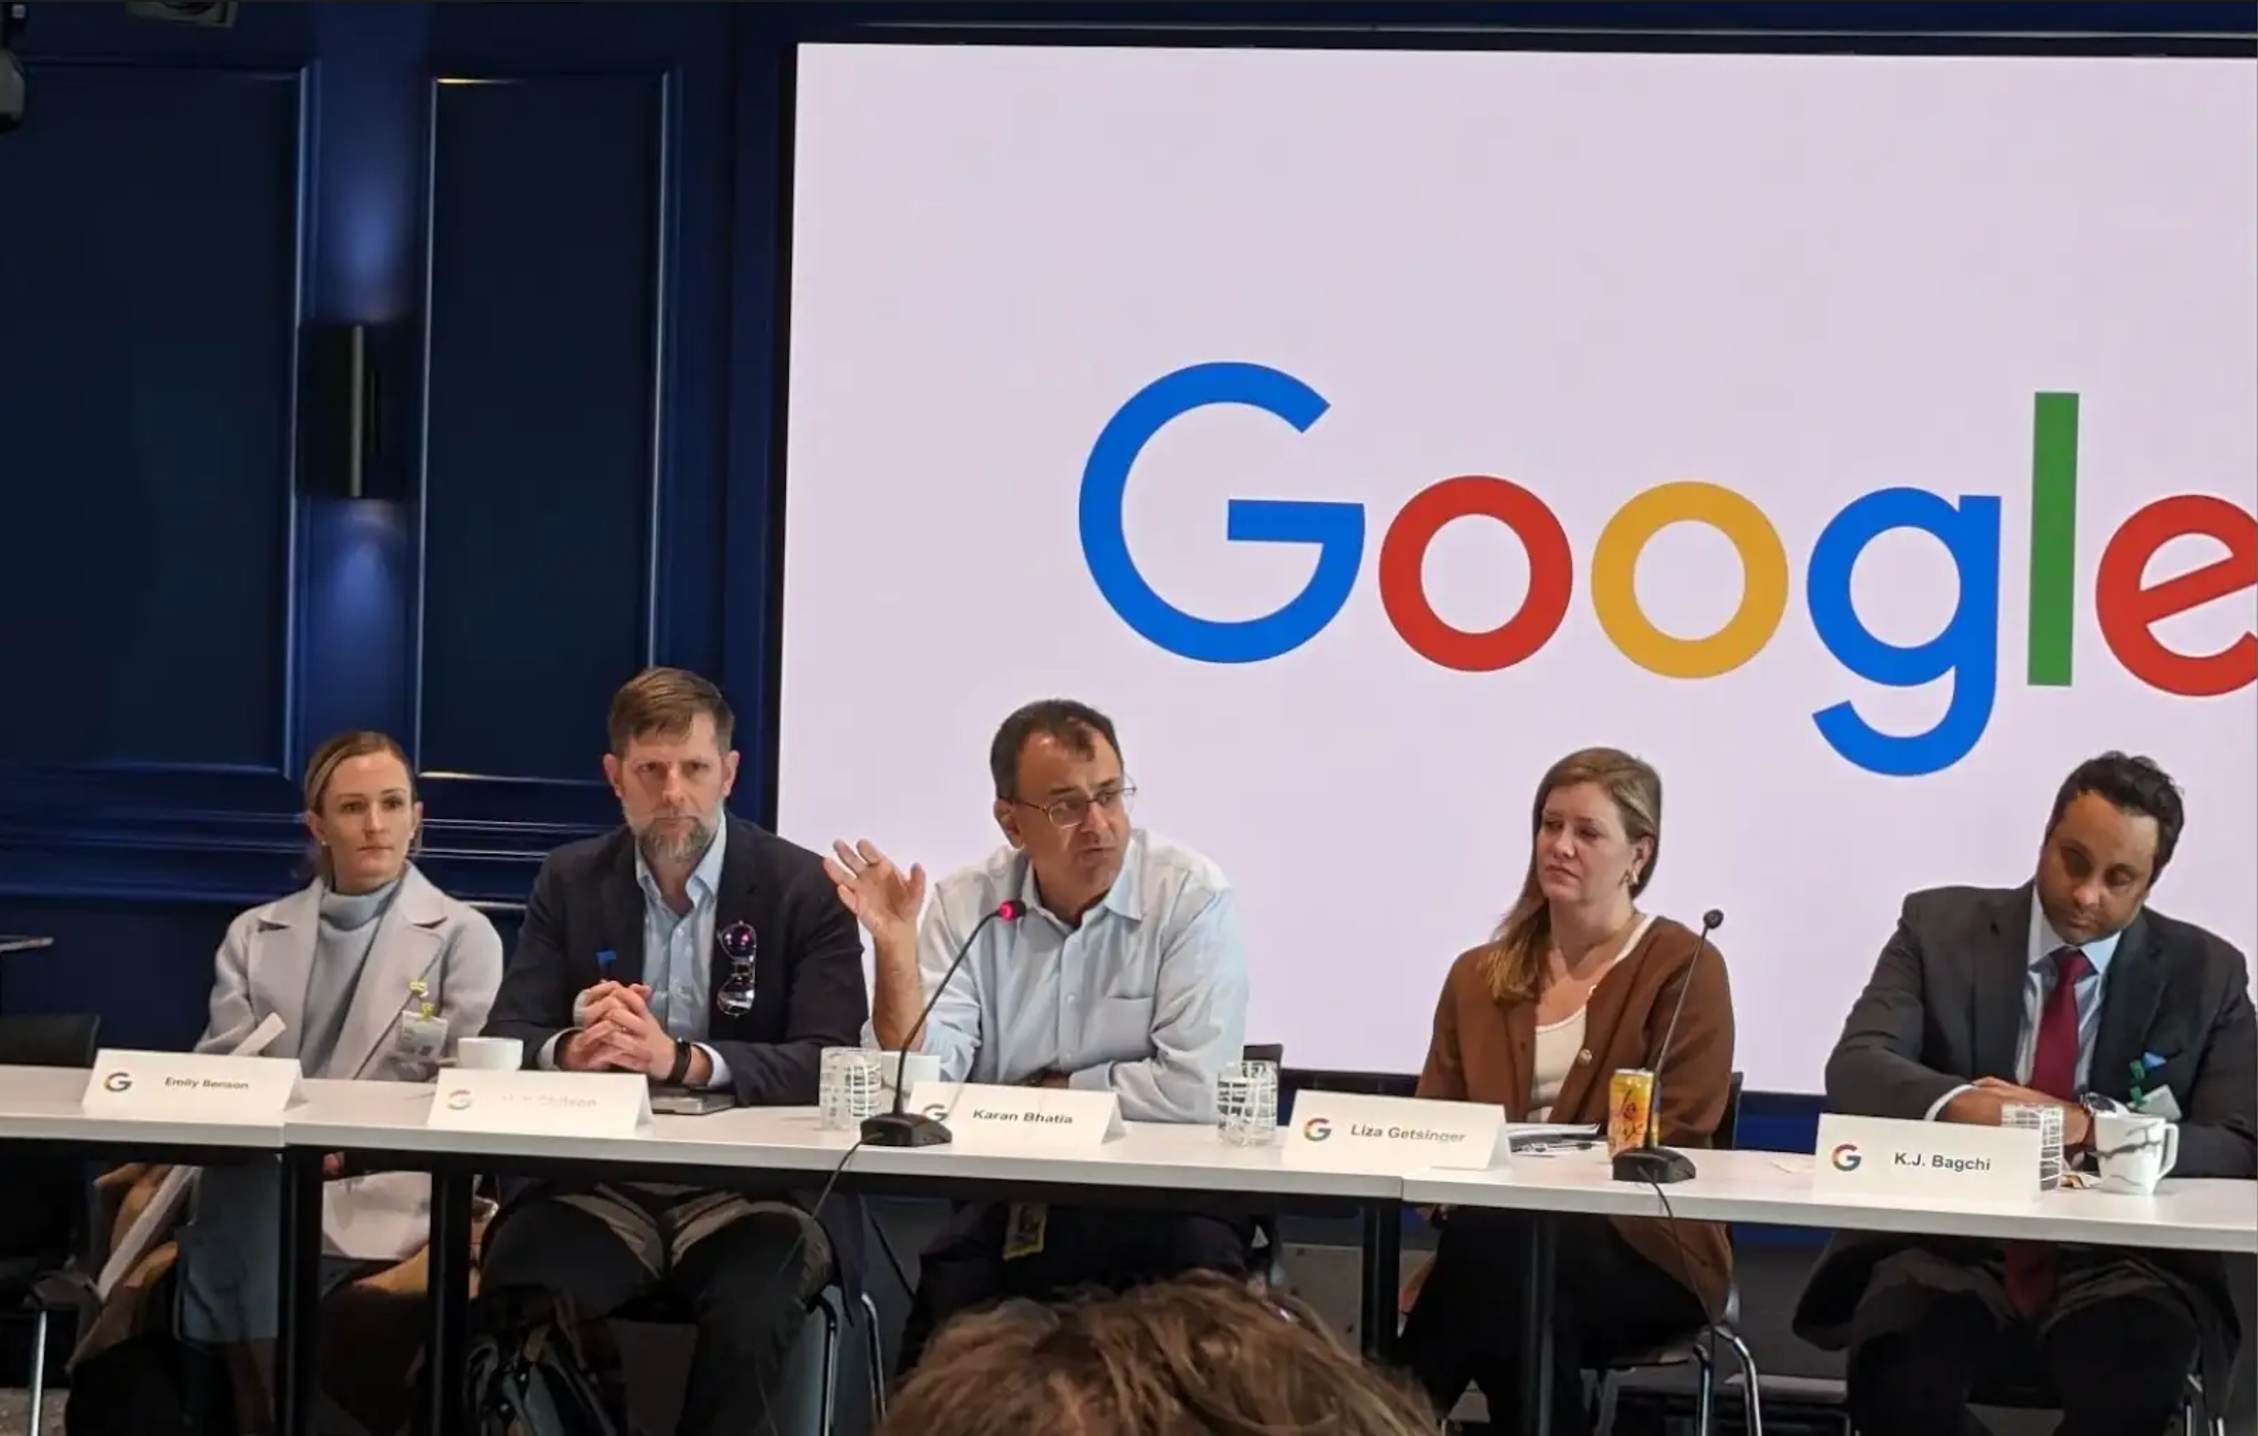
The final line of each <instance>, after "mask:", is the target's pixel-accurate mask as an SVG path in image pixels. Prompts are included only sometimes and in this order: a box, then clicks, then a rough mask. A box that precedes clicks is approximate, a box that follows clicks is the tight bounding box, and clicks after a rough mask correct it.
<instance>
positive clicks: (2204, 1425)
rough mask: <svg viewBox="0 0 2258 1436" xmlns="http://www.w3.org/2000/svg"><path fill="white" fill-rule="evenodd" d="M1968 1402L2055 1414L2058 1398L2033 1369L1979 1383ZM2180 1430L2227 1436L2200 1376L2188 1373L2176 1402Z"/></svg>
mask: <svg viewBox="0 0 2258 1436" xmlns="http://www.w3.org/2000/svg"><path fill="white" fill-rule="evenodd" d="M1968 1400H1969V1401H1970V1402H1972V1403H1973V1404H1975V1405H1977V1406H2000V1407H2005V1408H2006V1409H2008V1410H2010V1411H2059V1410H2061V1409H2062V1398H2061V1397H2059V1396H2057V1395H2055V1394H2054V1388H2053V1385H2052V1383H2050V1382H2049V1381H2048V1380H2047V1379H2046V1377H2045V1376H2044V1375H2043V1374H2042V1373H2040V1372H2038V1371H2037V1370H2036V1369H2035V1367H2034V1368H2029V1369H2025V1368H2016V1367H2010V1368H2009V1369H2007V1370H2006V1371H2003V1372H2001V1373H1999V1374H1997V1375H1996V1376H1995V1377H1993V1378H1992V1379H1991V1380H1988V1381H1985V1382H1982V1383H1980V1384H1979V1385H1978V1386H1977V1387H1976V1389H1975V1390H1974V1391H1972V1392H1970V1393H1969V1394H1968ZM2180 1423H2181V1426H2180V1429H2181V1431H2182V1433H2183V1436H2227V1418H2226V1417H2225V1416H2224V1415H2219V1414H2214V1413H2212V1412H2211V1411H2210V1409H2209V1403H2208V1402H2207V1401H2206V1400H2205V1399H2204V1395H2203V1373H2202V1372H2201V1371H2190V1372H2189V1373H2188V1374H2187V1386H2186V1389H2185V1392H2184V1394H2183V1395H2182V1396H2181V1398H2180Z"/></svg>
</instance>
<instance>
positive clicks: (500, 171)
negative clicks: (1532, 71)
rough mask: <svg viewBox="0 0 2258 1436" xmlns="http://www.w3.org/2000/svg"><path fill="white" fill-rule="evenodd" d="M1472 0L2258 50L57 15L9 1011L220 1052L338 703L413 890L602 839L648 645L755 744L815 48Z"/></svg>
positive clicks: (4, 743)
mask: <svg viewBox="0 0 2258 1436" xmlns="http://www.w3.org/2000/svg"><path fill="white" fill-rule="evenodd" d="M1470 13H1471V14H1473V15H1475V16H1478V17H1488V18H1492V19H1496V20H1502V21H1506V22H1510V23H1520V24H1527V25H1548V24H1559V23H1563V22H1566V23H1575V24H1583V25H1598V26H1613V27H1616V36H1617V38H1618V39H1621V38H1622V37H1623V36H1624V35H1625V34H1627V32H1628V31H1630V30H1636V29H1650V28H1653V27H1654V26H1657V25H1669V26H1678V27H1683V26H1688V25H1703V26H1712V27H1718V28H1726V29H1738V30H1747V29H1756V30H1764V29H1774V30H1811V29H1828V30H1835V31H1848V30H1856V29H1861V28H1874V27H1876V26H1882V27H1888V28H1893V29H1900V30H1903V29H1924V28H1925V29H1941V30H1957V31H1968V30H1971V29H1980V28H1984V27H2000V28H2008V27H2012V28H2015V29H2018V30H2022V31H2025V32H2029V31H2036V30H2045V29H2056V30H2063V31H2102V32H2110V31H2115V32H2127V33H2130V32H2146V33H2150V34H2156V33H2164V32H2170V31H2175V30H2177V31H2188V30H2214V31H2216V30H2234V31H2240V32H2243V33H2247V32H2248V31H2249V29H2250V10H2249V7H2248V6H2247V5H2216V4H2208V5H2206V4H2196V5H2189V4H2129V5H2128V4H2114V5H2111V4H2103V5H2075V4H2035V5H2019V4H2018V5H2000V4H1958V5H1950V4H1911V5H1873V4H1840V5H1823V4H1815V3H1805V4H1786V5H1781V4H1769V5H1767V4H1740V5H1731V4H1695V5H1657V4H1582V5H1560V4H1543V5H1486V6H1474V7H1466V6H1438V5H1432V4H1420V3H1409V0H1401V2H1400V3H1399V0H1377V3H1376V0H1361V3H1357V4H1351V5H1347V6H1337V5H1323V4H1300V5H1294V4H1261V5H1250V4H1244V3H1241V4H1229V5H1188V4H1163V3H1139V4H1134V5H1126V4H1122V3H1113V4H1102V5H1101V4H1083V5H1060V4H1051V5H1041V4H1032V3H1024V4H1010V5H1001V6H999V5H996V4H987V5H971V4H955V3H948V0H928V3H919V4H914V5H903V4H893V5H876V4H859V5H847V4H834V5H794V4H738V5H721V4H642V3H639V4H632V5H629V4H585V5H542V4H519V3H509V4H493V5H487V4H475V3H451V4H447V5H430V4H414V3H398V4H373V3H334V0H333V3H325V4H322V5H320V6H313V5H302V4H279V3H277V4H258V5H246V6H243V7H242V8H241V10H240V12H239V19H238V23H237V24H236V26H235V27H234V28H233V29H230V30H204V29H197V28H191V27H182V26H169V25H162V24H153V23H149V22H144V21H135V20H131V19H128V18H127V16H126V15H125V12H124V7H123V6H122V5H117V4H74V5H62V4H52V3H50V4H35V5H33V6H32V7H31V24H30V28H29V30H28V32H27V34H26V35H25V36H24V38H23V41H22V51H23V55H24V59H25V62H26V66H27V69H28V70H29V76H30V98H31V107H32V108H31V114H30V117H29V119H28V121H27V123H26V124H25V126H24V128H23V129H22V130H20V131H19V132H17V133H15V134H12V135H8V136H5V137H0V513H4V514H5V520H6V521H5V525H4V527H0V614H4V615H5V616H4V617H0V932H6V931H32V932H42V933H49V934H52V935H54V936H55V937H57V938H58V939H59V941H58V943H57V945H56V946H55V947H54V948H53V949H51V950H49V951H47V952H44V953H35V954H29V955H19V956H14V957H4V958H0V1003H4V1004H5V1006H6V1007H7V1008H8V1009H10V1010H59V1009H81V1010H83V1009H88V1008H92V1009H96V1010H100V1011H102V1012H103V1013H104V1014H105V1015H106V1018H107V1021H108V1030H107V1033H106V1036H107V1037H108V1039H109V1040H110V1041H112V1042H113V1043H117V1044H121V1045H123V1044H134V1045H162V1044H174V1043H181V1042H185V1041H187V1040H189V1039H191V1038H193V1036H194V1035H195V1033H196V1031H197V1030H198V1028H199V1026H200V1024H201V1021H202V998H203V992H204V988H205V984H206V982H207V980H208V976H209V970H210V968H209V962H210V953H211V950H212V948H213V946H214V945H215V943H216V941H217V940H218V938H219V935H220V933H221V931H222V929H223V927H224V925H225V923H226V921H227V918H228V916H229V915H230V914H231V913H232V912H233V911H234V910H236V909H237V908H239V907H242V906H244V905H246V904H249V903H252V902H256V901H261V900H264V899H266V898H268V897H271V896H273V895H274V894H276V893H278V892H280V891H282V890H284V889H285V888H286V887H288V886H290V885H291V884H293V882H294V881H295V875H294V864H295V863H296V861H297V860H298V857H299V834H298V831H297V827H296V817H295V813H296V808H297V803H296V801H295V795H294V782H293V778H292V775H293V774H294V773H295V771H296V769H297V768H298V766H299V763H300V761H301V760H302V758H303V756H304V754H305V753H306V752H307V751H308V750H309V749H310V748H311V747H312V745H314V744H315V743H318V742H319V741H320V740H321V738H323V737H324V736H326V735H327V734H329V733H331V732H334V731H336V730H338V729H340V728H344V727H348V726H373V727H381V728H385V729H387V730H390V731H392V732H395V733H397V734H399V735H401V736H402V737H403V738H404V739H406V740H407V741H408V742H409V743H410V745H411V748H412V750H413V752H414V754H415V756H416V758H417V760H418V764H419V767H420V769H421V770H422V771H423V780H424V785H425V796H426V799H427V802H428V805H429V820H428V823H427V828H426V834H427V839H428V843H429V852H428V853H427V857H426V864H427V866H428V867H429V868H430V869H431V870H432V871H433V873H434V875H435V876H436V877H437V878H438V879H439V880H440V881H441V882H442V883H444V884H446V885H447V886H449V887H450V888H452V889H453V890H455V891H456V892H458V893H460V894H462V895H464V896H467V897H472V898H477V899H486V900H492V901H496V902H499V903H504V904H506V903H509V902H511V901H513V900H516V899H519V898H521V897H522V896H523V893H524V891H525V888H526V885H527V883H528V882H529V880H530V878H531V875H532V872H533V867H534V864H535V862H536V861H537V859H538V857H539V855H540V854H541V853H542V852H543V851H544V850H546V849H547V848H548V847H550V846H552V845H554V844H555V843H557V842H558V841H561V840H562V839H564V838H566V837H568V836H572V835H575V834H577V833H579V832H582V831H585V830H587V829H590V828H593V827H596V826H599V825H602V824H604V823H606V822H608V821H610V820H611V818H612V816H613V809H612V806H611V804H610V801H609V796H608V794H607V793H606V792H605V791H604V789H603V788H602V786H601V784H600V782H599V781H598V769H597V758H598V754H599V753H600V751H601V745H602V717H603V710H604V704H605V700H606V698H607V696H608V695H609V693H610V692H611V690H612V689H613V688H614V687H615V686H616V685H617V684H618V683H619V682H620V681H621V680H622V679H624V678H625V677H627V676H628V675H629V674H630V673H632V672H633V671H634V670H635V669H636V668H637V667H639V666H640V665H642V664H643V663H645V662H648V661H652V660H659V661H666V662H675V663H683V664H688V665H691V666H694V667H697V668H699V669H701V670H703V671H705V672H707V673H709V674H712V675H714V676H715V677H716V678H717V679H719V681H720V682H721V683H722V684H723V686H724V687H725V688H726V689H727V691H728V692H729V694H730V696H731V699H732V701H733V702H734V703H735V704H736V706H737V707H738V709H739V711H740V712H741V713H742V714H743V715H745V728H746V731H745V734H744V737H743V741H742V745H741V746H743V747H744V748H745V750H746V751H747V753H748V754H751V755H756V756H759V755H765V754H766V752H767V751H768V747H769V742H768V739H767V736H766V735H765V734H764V733H763V732H762V729H763V728H764V727H765V726H766V722H767V719H766V715H767V713H768V710H769V708H770V695H769V692H768V687H769V682H770V673H771V656H770V645H769V636H770V631H771V617H772V614H771V595H770V585H769V570H768V554H769V527H770V515H771V513H772V512H773V500H774V497H775V496H774V494H773V493H772V489H771V481H770V474H769V457H770V454H771V452H772V447H773V446H772V442H771V439H772V422H773V415H772V413H771V400H772V396H773V395H774V394H775V392H776V389H777V384H776V377H777V376H776V372H775V355H776V354H777V352H778V347H777V335H776V332H775V331H776V322H775V321H776V317H777V314H778V312H779V310H778V304H777V294H776V290H777V272H778V264H777V260H778V253H777V245H776V242H775V237H776V232H777V216H778V214H779V213H780V194H781V186H782V182H783V177H784V175H785V173H786V166H785V165H784V164H783V162H782V155H781V152H782V150H783V147H784V146H785V144H786V134H787V131H786V128H785V126H784V124H783V109H784V95H785V93H786V90H787V87H788V80H787V76H788V66H789V51H790V48H791V43H792V41H793V39H794V37H796V36H801V35H816V36H822V37H835V36H838V35H841V34H846V33H851V32H853V31H854V29H855V27H856V26H858V25H864V26H868V25H872V24H877V23H881V22H886V21H889V20H898V19H913V20H916V21H920V22H927V23H930V22H934V21H937V20H948V19H951V18H954V19H957V20H965V21H976V20H979V19H982V18H989V17H998V16H1000V17H1005V18H1009V19H1012V20H1015V21H1019V20H1026V19H1030V18H1035V17H1045V18H1047V19H1048V20H1050V21H1053V22H1058V23H1065V22H1089V23H1093V24H1100V25H1112V24H1118V23H1119V22H1120V20H1121V19H1122V17H1124V16H1132V17H1134V18H1135V19H1137V20H1140V21H1143V22H1146V23H1162V22H1168V21H1177V20H1189V21H1199V22H1210V23H1212V22H1217V21H1229V20H1234V19H1238V20H1244V19H1246V18H1248V17H1250V16H1251V17H1253V18H1255V19H1257V20H1260V21H1265V22H1269V23H1290V22H1297V21H1300V22H1307V21H1316V20H1346V21H1350V22H1363V23H1370V22H1372V21H1374V20H1380V19H1385V20H1387V21H1391V22H1394V23H1397V24H1414V23H1418V22H1421V21H1433V20H1448V21H1452V22H1463V21H1465V20H1466V19H1467V18H1468V17H1469V14H1470ZM893 38H903V37H902V36H900V35H895V36H893ZM1205 38H1207V39H1209V40H1212V39H1213V38H1214V37H1213V36H1208V37H1205ZM1366 38H1369V37H1366ZM1642 43H1645V42H1642ZM1736 43H1739V42H1736ZM340 323H366V324H372V325H378V326H382V330H381V331H380V334H381V339H380V345H379V352H380V354H381V357H382V360H383V373H384V379H385V383H384V385H383V388H382V397H381V409H382V412H383V414H384V417H385V439H386V448H385V450H384V452H383V453H382V455H381V456H380V460H379V464H378V468H377V482H376V486H375V492H377V493H379V494H383V495H388V497H381V498H375V499H362V500H344V499H340V498H335V497H330V496H327V485H328V484H329V482H330V480H331V479H332V477H333V476H332V475H330V474H328V473H326V472H322V470H323V469H324V467H325V465H324V463H323V462H322V461H320V460H319V456H318V455H317V454H314V453H311V452H309V450H308V445H307V443H306V433H305V432H302V426H301V425H300V422H299V420H300V415H301V413H302V412H303V406H302V405H301V403H300V391H301V389H302V388H305V387H306V386H305V384H304V383H302V379H301V376H302V375H304V374H306V373H307V372H308V370H309V367H310V344H309V342H307V341H308V336H309V335H310V334H311V332H312V329H311V326H318V325H329V324H340ZM874 417H875V418H879V419H881V420H882V416H874ZM758 767H759V764H757V763H756V764H755V765H754V768H755V771H751V772H749V773H748V776H747V783H746V786H745V787H744V788H742V789H741V790H740V802H739V806H740V807H741V808H742V809H743V810H744V811H746V812H749V813H759V812H761V811H763V810H764V809H765V807H766V801H765V791H764V790H765V788H766V786H767V775H766V774H765V773H764V772H760V771H757V769H758ZM1807 1109H1808V1104H1805V1105H1804V1106H1802V1107H1798V1108H1796V1109H1795V1110H1796V1111H1797V1112H1798V1113H1804V1112H1807ZM1761 1120H1762V1118H1761V1114H1758V1113H1752V1125H1753V1122H1760V1121H1761ZM1801 1120H1804V1121H1807V1120H1808V1118H1807V1116H1804V1117H1802V1118H1801ZM1751 1135H1752V1136H1754V1135H1757V1133H1756V1132H1755V1131H1754V1130H1752V1134H1751Z"/></svg>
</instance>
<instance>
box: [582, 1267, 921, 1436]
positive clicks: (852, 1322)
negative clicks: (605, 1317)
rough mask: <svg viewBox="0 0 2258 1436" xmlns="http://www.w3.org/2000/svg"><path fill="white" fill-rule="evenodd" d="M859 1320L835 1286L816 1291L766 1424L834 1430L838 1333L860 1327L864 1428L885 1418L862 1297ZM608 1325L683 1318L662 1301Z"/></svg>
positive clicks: (872, 1315)
mask: <svg viewBox="0 0 2258 1436" xmlns="http://www.w3.org/2000/svg"><path fill="white" fill-rule="evenodd" d="M861 1305H862V1308H863V1316H862V1321H861V1322H860V1323H858V1322H857V1321H856V1319H855V1317H854V1315H853V1313H852V1312H851V1311H850V1309H849V1305H848V1302H847V1297H846V1292H845V1291H844V1290H843V1289H842V1288H841V1287H840V1286H839V1285H838V1284H837V1283H836V1282H834V1283H832V1284H831V1285H829V1286H826V1287H825V1288H824V1289H823V1290H822V1291H820V1292H817V1293H816V1295H815V1298H814V1300H812V1301H810V1302H809V1303H808V1314H807V1320H806V1323H805V1324H804V1325H803V1326H802V1327H801V1328H800V1336H799V1340H798V1341H797V1342H796V1343H795V1344H794V1345H793V1348H792V1354H791V1356H790V1357H789V1358H788V1359H787V1360H786V1362H785V1366H784V1376H783V1381H782V1382H781V1384H780V1389H779V1390H777V1391H776V1392H775V1393H773V1396H774V1402H773V1404H772V1406H771V1408H770V1411H769V1421H770V1423H771V1424H772V1425H773V1427H774V1429H775V1430H777V1431H779V1432H782V1433H785V1436H832V1433H833V1432H835V1431H836V1430H837V1429H838V1425H839V1357H840V1352H841V1350H842V1348H843V1346H844V1344H845V1343H844V1334H845V1333H846V1332H847V1331H849V1330H850V1329H852V1328H853V1327H854V1326H856V1325H858V1324H860V1325H862V1327H863V1335H864V1340H865V1341H866V1342H867V1343H868V1346H869V1361H870V1403H871V1407H870V1424H871V1425H872V1426H873V1427H875V1426H876V1425H877V1423H878V1421H879V1419H880V1418H881V1417H882V1416H884V1414H885V1404H886V1394H885V1382H884V1375H883V1373H884V1370H885V1368H884V1366H883V1365H882V1364H881V1363H882V1360H883V1353H882V1352H881V1350H880V1348H879V1334H878V1308H877V1304H876V1303H875V1302H873V1301H872V1300H871V1299H870V1296H869V1294H868V1293H867V1292H866V1293H864V1295H863V1299H862V1302H861ZM612 1320H613V1321H617V1322H624V1323H627V1324H630V1325H636V1326H661V1327H685V1326H687V1325H688V1323H689V1314H688V1313H687V1312H686V1311H684V1310H682V1309H681V1308H679V1307H677V1306H675V1305H674V1304H673V1303H670V1302H668V1301H666V1300H664V1299H663V1298H657V1297H653V1298H646V1299H645V1300H642V1301H637V1302H631V1303H629V1304H628V1306H627V1307H626V1308H624V1309H623V1310H621V1311H619V1312H617V1313H615V1314H614V1315H613V1317H612Z"/></svg>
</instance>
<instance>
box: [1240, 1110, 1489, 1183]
mask: <svg viewBox="0 0 2258 1436" xmlns="http://www.w3.org/2000/svg"><path fill="white" fill-rule="evenodd" d="M1510 1160H1511V1157H1510V1153H1509V1151H1508V1149H1507V1146H1506V1141H1505V1109H1504V1108H1503V1107H1499V1106H1496V1105H1495V1104H1493V1103H1488V1102H1439V1101H1435V1100H1433V1099H1430V1098H1421V1097H1369V1096H1361V1095H1358V1094H1356V1093H1350V1092H1308V1091H1305V1092H1303V1093H1302V1094H1301V1095H1300V1096H1299V1097H1297V1098H1296V1099H1295V1100H1294V1115H1293V1121H1292V1122H1291V1123H1289V1124H1288V1125H1287V1127H1286V1149H1285V1161H1286V1164H1287V1165H1288V1166H1295V1167H1325V1168H1329V1169H1332V1170H1335V1171H1338V1170H1341V1169H1343V1168H1346V1169H1348V1170H1351V1171H1372V1172H1414V1171H1417V1170H1419V1169H1420V1168H1422V1167H1451V1168H1456V1169H1459V1170H1464V1171H1477V1172H1478V1171H1482V1170H1484V1169H1486V1168H1489V1167H1493V1166H1504V1165H1506V1164H1507V1163H1508V1162H1509V1161H1510Z"/></svg>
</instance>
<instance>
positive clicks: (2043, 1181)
mask: <svg viewBox="0 0 2258 1436" xmlns="http://www.w3.org/2000/svg"><path fill="white" fill-rule="evenodd" d="M1999 1125H2000V1126H2002V1127H2030V1128H2033V1129H2035V1130H2036V1131H2037V1132H2038V1185H2039V1190H2040V1191H2042V1192H2051V1191H2053V1190H2054V1189H2055V1188H2056V1187H2059V1186H2061V1185H2062V1109H2061V1108H2060V1107H2035V1106H2030V1105H2027V1104H2024V1103H2021V1102H2014V1103H2010V1104H2008V1105H2007V1106H2005V1107H2003V1108H2001V1109H2000V1113H1999Z"/></svg>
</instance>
